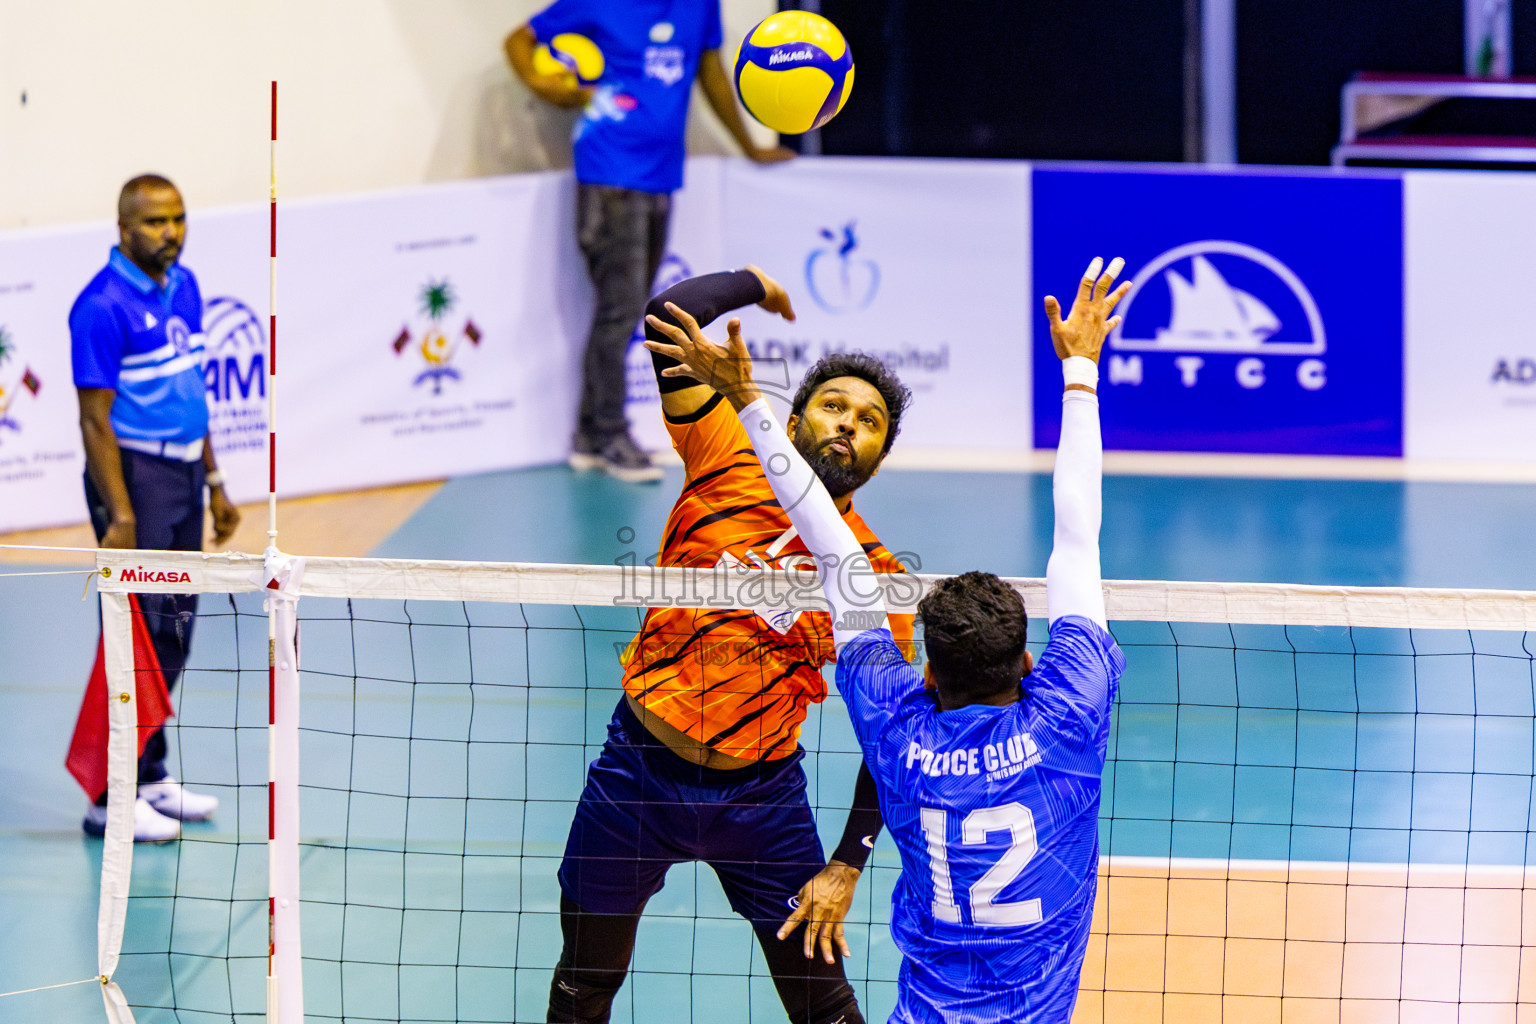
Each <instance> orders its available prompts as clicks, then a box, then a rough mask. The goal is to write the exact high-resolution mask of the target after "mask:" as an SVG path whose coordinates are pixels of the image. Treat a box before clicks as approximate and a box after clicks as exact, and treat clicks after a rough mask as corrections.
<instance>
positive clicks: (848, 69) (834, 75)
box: [736, 11, 853, 135]
mask: <svg viewBox="0 0 1536 1024" xmlns="http://www.w3.org/2000/svg"><path fill="white" fill-rule="evenodd" d="M852 91H853V53H852V52H851V51H849V49H848V41H847V40H846V39H844V38H843V34H842V33H841V32H839V31H838V30H837V26H836V25H834V24H832V23H831V22H830V21H828V20H827V19H826V18H823V17H822V16H821V15H819V14H812V13H811V12H809V11H780V12H779V13H778V14H774V15H770V16H769V17H767V18H764V19H763V20H762V21H760V22H758V23H757V27H756V28H754V29H753V30H752V31H751V32H748V33H747V38H745V39H743V40H742V41H741V49H740V50H738V51H737V52H736V93H737V95H739V96H740V97H741V102H742V105H743V106H745V107H746V108H747V112H748V113H750V114H751V115H752V116H753V117H755V118H757V119H758V120H759V121H761V122H762V123H763V124H765V125H767V126H768V127H769V128H772V129H773V130H774V131H776V132H782V133H783V134H785V135H799V134H800V133H801V132H808V131H811V130H813V129H815V128H820V127H821V126H822V125H824V124H826V123H827V122H828V121H830V120H832V118H833V117H834V116H836V114H837V112H838V111H839V110H842V109H843V104H844V103H847V102H848V94H849V93H850V92H852Z"/></svg>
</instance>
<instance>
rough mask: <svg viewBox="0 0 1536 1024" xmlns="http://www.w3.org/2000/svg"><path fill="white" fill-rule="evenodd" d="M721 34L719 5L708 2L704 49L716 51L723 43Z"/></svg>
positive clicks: (711, 1) (714, 2)
mask: <svg viewBox="0 0 1536 1024" xmlns="http://www.w3.org/2000/svg"><path fill="white" fill-rule="evenodd" d="M722 36H723V33H722V32H721V29H720V4H719V2H718V0H709V14H708V20H707V21H705V23H704V49H706V50H718V49H720V44H721V42H722V41H723V39H722Z"/></svg>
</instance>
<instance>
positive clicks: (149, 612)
mask: <svg viewBox="0 0 1536 1024" xmlns="http://www.w3.org/2000/svg"><path fill="white" fill-rule="evenodd" d="M118 454H119V455H120V456H121V457H122V462H123V482H124V483H125V484H127V485H128V504H129V505H130V506H132V508H133V516H134V519H135V520H136V521H137V524H138V539H137V543H138V546H139V547H141V548H150V549H153V550H156V551H201V550H202V549H203V483H204V470H203V461H202V460H201V459H198V460H196V461H194V462H178V461H176V460H175V459H163V458H161V457H160V456H158V455H146V454H145V453H143V452H135V451H129V450H128V449H126V448H119V449H118ZM85 503H86V506H87V507H88V508H89V509H90V512H91V527H92V528H93V529H94V530H95V531H96V541H97V543H100V542H101V539H102V538H103V537H105V536H106V535H107V526H108V524H109V523H110V522H111V517H110V515H109V514H108V511H107V503H106V500H105V499H104V498H103V497H102V496H101V492H100V491H98V490H97V489H96V485H95V484H94V483H92V482H91V475H90V473H86V475H85ZM139 607H140V609H141V610H142V611H143V613H144V621H145V624H146V625H147V626H148V627H149V635H150V639H151V640H153V641H154V644H155V653H156V654H157V655H159V657H160V668H161V670H162V671H163V672H164V673H165V685H166V688H167V689H169V688H171V687H174V686H175V685H176V682H177V680H178V679H180V678H181V670H182V668H183V667H185V665H186V663H187V651H188V649H189V648H190V646H191V644H192V623H193V622H194V621H195V619H196V617H197V595H196V594H141V595H139ZM165 754H166V749H165V730H163V729H157V730H155V733H154V735H153V736H151V737H150V738H149V740H148V741H147V742H146V743H145V744H144V753H143V754H141V755H140V756H139V782H141V783H146V782H159V781H160V780H161V779H163V778H165V777H166V775H167V774H168V773H167V772H166V770H165ZM101 802H102V803H105V802H106V797H105V795H103V797H102V801H101Z"/></svg>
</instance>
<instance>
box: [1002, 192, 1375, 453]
mask: <svg viewBox="0 0 1536 1024" xmlns="http://www.w3.org/2000/svg"><path fill="white" fill-rule="evenodd" d="M1402 238H1403V208H1402V185H1401V182H1400V181H1399V180H1398V179H1396V178H1389V177H1343V176H1340V175H1308V174H1295V175H1272V174H1233V173H1207V172H1190V171H1174V170H1167V171H1158V172H1153V173H1148V172H1145V171H1140V172H1122V171H1090V170H1046V169H1037V170H1036V171H1035V174H1034V283H1035V287H1034V292H1035V295H1036V297H1037V299H1038V297H1041V296H1044V295H1047V294H1054V295H1055V296H1056V297H1057V298H1058V299H1060V300H1061V304H1062V308H1063V310H1065V309H1067V308H1068V307H1069V306H1070V304H1071V301H1072V297H1073V295H1074V294H1075V292H1076V288H1077V283H1078V280H1079V279H1080V278H1081V276H1082V272H1083V269H1084V268H1085V267H1086V266H1087V265H1088V261H1089V260H1090V259H1091V258H1092V257H1094V256H1103V257H1105V258H1106V259H1108V258H1110V257H1113V256H1123V257H1125V260H1126V271H1125V272H1126V274H1127V275H1129V279H1130V280H1131V281H1132V284H1133V287H1132V290H1131V292H1130V294H1129V295H1127V296H1126V298H1125V301H1124V302H1123V303H1122V304H1121V306H1120V308H1119V310H1118V311H1117V312H1119V313H1120V314H1121V315H1122V316H1124V318H1125V319H1124V323H1123V324H1122V325H1121V327H1120V328H1119V329H1118V330H1116V331H1115V332H1114V333H1113V334H1112V335H1111V336H1110V338H1109V339H1108V341H1107V343H1106V345H1105V351H1104V355H1103V358H1102V359H1101V368H1100V380H1101V385H1100V394H1101V395H1103V397H1104V412H1103V423H1104V443H1105V446H1106V447H1107V448H1118V449H1129V450H1142V451H1199V452H1253V453H1275V454H1295V455H1374V456H1395V455H1401V454H1402V450H1403V397H1402V373H1403V367H1402V338H1403V312H1402V311H1403V243H1402ZM1030 316H1031V317H1032V319H1033V322H1034V324H1035V338H1036V341H1035V346H1034V354H1035V380H1036V382H1037V383H1036V388H1035V404H1034V408H1035V443H1036V444H1037V445H1038V446H1039V447H1042V448H1049V447H1054V446H1055V444H1056V442H1057V439H1058V437H1059V436H1060V430H1061V396H1060V381H1061V372H1060V370H1059V369H1058V368H1057V364H1058V360H1057V358H1056V355H1055V353H1054V352H1053V351H1052V349H1051V342H1050V336H1049V332H1048V330H1047V325H1046V318H1045V314H1044V312H1043V309H1042V308H1041V305H1040V303H1039V302H1038V301H1035V302H1033V303H1032V306H1031V309H1030Z"/></svg>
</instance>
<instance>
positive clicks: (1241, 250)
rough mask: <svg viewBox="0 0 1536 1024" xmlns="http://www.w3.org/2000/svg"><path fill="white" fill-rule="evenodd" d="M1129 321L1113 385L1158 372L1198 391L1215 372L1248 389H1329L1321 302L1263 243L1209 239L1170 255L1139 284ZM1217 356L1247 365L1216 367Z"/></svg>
mask: <svg viewBox="0 0 1536 1024" xmlns="http://www.w3.org/2000/svg"><path fill="white" fill-rule="evenodd" d="M1120 314H1121V316H1122V317H1123V318H1124V320H1123V323H1122V324H1121V325H1120V326H1119V327H1118V328H1116V329H1115V331H1114V332H1113V333H1112V334H1111V335H1110V337H1109V339H1108V344H1109V348H1110V355H1109V359H1108V360H1107V366H1106V377H1107V378H1108V381H1109V383H1110V384H1116V385H1140V384H1142V383H1143V382H1144V381H1147V380H1149V379H1150V378H1152V377H1153V376H1154V375H1158V376H1172V377H1175V378H1176V379H1177V380H1178V382H1179V383H1180V384H1182V385H1183V386H1184V387H1186V388H1194V387H1198V386H1199V385H1200V384H1201V383H1202V381H1203V380H1205V379H1206V376H1205V375H1206V374H1207V373H1208V372H1221V373H1228V372H1230V373H1231V374H1232V375H1233V377H1234V378H1235V380H1236V383H1237V384H1238V385H1239V386H1240V387H1242V388H1245V389H1248V390H1257V389H1259V388H1263V387H1266V386H1269V385H1271V384H1272V383H1274V382H1276V381H1278V380H1280V379H1282V378H1285V379H1288V383H1289V384H1290V386H1292V387H1299V388H1301V389H1303V390H1305V391H1318V390H1321V389H1322V388H1324V387H1326V386H1327V384H1328V375H1327V364H1326V363H1325V362H1324V359H1323V356H1324V355H1325V354H1326V353H1327V351H1328V339H1327V334H1326V331H1325V328H1324V325H1323V318H1322V314H1321V313H1320V312H1319V311H1318V306H1317V302H1316V300H1315V299H1313V297H1312V293H1311V292H1310V291H1309V290H1308V289H1307V286H1306V284H1305V283H1304V282H1303V281H1302V280H1301V278H1300V277H1299V276H1298V275H1297V274H1296V273H1295V272H1294V271H1292V270H1291V268H1289V267H1287V266H1286V265H1285V264H1284V263H1282V262H1280V260H1278V259H1276V258H1275V257H1274V256H1272V255H1270V254H1269V253H1267V252H1265V251H1263V250H1262V249H1258V248H1256V247H1254V246H1251V245H1246V244H1244V243H1242V242H1232V241H1202V242H1191V243H1189V244H1187V245H1180V246H1178V247H1176V248H1173V249H1169V250H1168V251H1167V252H1165V253H1163V254H1162V255H1160V256H1158V257H1157V258H1156V259H1154V260H1152V261H1151V262H1149V263H1148V264H1147V265H1146V266H1144V267H1143V268H1142V269H1141V270H1140V271H1139V272H1138V273H1137V274H1136V276H1135V277H1134V278H1132V281H1131V291H1130V293H1129V294H1128V295H1126V297H1125V301H1124V303H1123V304H1122V305H1121V307H1120ZM1158 356H1164V357H1166V358H1156V357H1158ZM1210 356H1237V357H1238V358H1237V359H1236V360H1235V362H1232V361H1230V360H1222V362H1221V369H1220V370H1217V369H1215V365H1214V364H1213V366H1212V367H1211V368H1210V369H1209V370H1208V368H1207V361H1208V357H1210Z"/></svg>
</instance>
